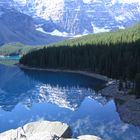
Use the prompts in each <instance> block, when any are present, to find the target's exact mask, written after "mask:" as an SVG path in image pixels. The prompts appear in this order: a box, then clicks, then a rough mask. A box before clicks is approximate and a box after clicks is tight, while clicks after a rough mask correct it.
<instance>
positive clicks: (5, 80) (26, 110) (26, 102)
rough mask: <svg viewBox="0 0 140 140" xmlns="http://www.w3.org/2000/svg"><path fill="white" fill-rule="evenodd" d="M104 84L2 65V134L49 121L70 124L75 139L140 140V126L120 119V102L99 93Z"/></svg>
mask: <svg viewBox="0 0 140 140" xmlns="http://www.w3.org/2000/svg"><path fill="white" fill-rule="evenodd" d="M104 84H105V83H104V82H103V81H100V80H97V79H94V78H90V77H87V76H83V75H80V74H72V73H62V72H45V71H33V70H32V71H31V70H21V69H20V68H18V67H16V66H4V65H0V132H3V131H6V130H9V129H13V128H17V127H19V126H22V125H24V124H26V123H28V122H32V121H37V120H49V121H61V122H65V123H67V124H69V125H70V126H71V128H72V131H73V137H76V136H79V135H84V134H92V135H97V136H100V137H101V138H103V139H104V140H139V139H140V127H139V126H134V125H133V124H132V123H129V124H128V123H126V122H123V121H122V120H121V119H120V116H119V113H118V112H117V104H118V102H117V101H116V100H113V99H111V98H106V97H102V96H101V95H100V94H98V92H99V90H100V89H101V88H103V87H104Z"/></svg>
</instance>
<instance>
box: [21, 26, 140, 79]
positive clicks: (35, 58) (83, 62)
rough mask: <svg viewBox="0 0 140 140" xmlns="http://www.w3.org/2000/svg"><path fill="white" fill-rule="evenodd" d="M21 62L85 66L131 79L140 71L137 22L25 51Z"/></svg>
mask: <svg viewBox="0 0 140 140" xmlns="http://www.w3.org/2000/svg"><path fill="white" fill-rule="evenodd" d="M20 63H22V64H24V65H27V66H31V67H39V68H40V67H41V68H54V69H72V70H84V71H90V72H94V73H99V74H103V75H107V76H108V77H111V78H116V79H123V80H128V79H129V80H134V79H135V77H136V75H137V74H138V73H140V24H136V25H135V26H133V27H130V28H128V29H126V30H119V31H116V32H110V33H102V34H101V33H100V34H96V35H88V36H84V37H81V38H76V39H71V40H68V41H65V42H61V43H58V44H57V45H55V46H52V47H47V48H45V47H44V48H43V49H40V50H38V51H33V52H30V53H28V54H26V55H24V56H23V57H22V58H21V60H20Z"/></svg>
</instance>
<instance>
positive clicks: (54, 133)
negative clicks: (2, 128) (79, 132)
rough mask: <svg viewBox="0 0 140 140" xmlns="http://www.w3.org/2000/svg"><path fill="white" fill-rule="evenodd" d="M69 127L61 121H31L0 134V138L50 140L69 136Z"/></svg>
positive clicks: (3, 139) (5, 139)
mask: <svg viewBox="0 0 140 140" xmlns="http://www.w3.org/2000/svg"><path fill="white" fill-rule="evenodd" d="M71 135H72V133H71V129H70V127H69V126H68V125H67V124H65V123H61V122H49V121H39V122H32V123H28V124H26V125H24V126H23V127H19V128H17V129H15V130H13V129H12V130H9V131H6V132H4V133H1V134H0V140H52V139H57V138H58V139H59V138H60V137H62V138H69V137H71Z"/></svg>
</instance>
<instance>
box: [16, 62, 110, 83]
mask: <svg viewBox="0 0 140 140" xmlns="http://www.w3.org/2000/svg"><path fill="white" fill-rule="evenodd" d="M17 66H18V67H20V68H21V69H28V70H38V71H51V72H67V73H76V74H82V75H85V76H89V77H92V78H96V79H99V80H103V81H105V82H108V81H109V80H110V79H109V78H108V77H107V76H104V75H100V74H96V73H91V72H88V71H80V70H77V71H76V70H65V69H43V68H36V67H29V66H25V65H23V64H17Z"/></svg>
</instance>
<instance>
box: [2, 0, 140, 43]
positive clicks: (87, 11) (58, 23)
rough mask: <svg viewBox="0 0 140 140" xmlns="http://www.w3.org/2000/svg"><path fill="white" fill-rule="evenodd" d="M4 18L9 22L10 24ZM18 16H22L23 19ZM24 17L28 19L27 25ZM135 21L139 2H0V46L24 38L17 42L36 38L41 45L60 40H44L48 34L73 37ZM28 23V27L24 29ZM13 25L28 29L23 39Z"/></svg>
mask: <svg viewBox="0 0 140 140" xmlns="http://www.w3.org/2000/svg"><path fill="white" fill-rule="evenodd" d="M18 12H19V13H20V14H19V13H18ZM6 13H8V16H6ZM10 13H11V15H10ZM13 13H14V14H13ZM15 14H17V16H15ZM12 16H13V18H12ZM20 16H21V17H20ZM5 17H7V18H10V19H11V22H10V24H8V23H9V20H6V18H5ZM22 17H24V19H23V20H22ZM29 17H30V18H29ZM25 18H26V19H30V22H29V21H28V20H25ZM3 19H5V20H4V21H3ZM23 21H24V23H23ZM139 21H140V1H139V0H1V1H0V29H1V31H2V33H0V35H2V36H1V37H0V43H3V42H11V41H20V40H21V38H26V41H25V39H24V40H22V41H20V42H23V43H26V44H34V40H36V42H38V41H37V40H38V36H39V38H41V41H39V43H35V44H40V43H41V42H42V40H43V44H44V43H47V42H53V41H54V40H55V41H58V40H61V38H57V39H56V37H54V38H53V39H52V36H49V37H48V34H50V35H53V36H54V35H57V36H61V37H62V36H69V37H73V36H79V35H83V34H91V33H98V32H106V31H111V30H116V29H124V28H126V27H128V26H130V25H132V24H134V23H136V22H139ZM20 22H21V23H22V24H20ZM25 22H26V23H25ZM28 23H31V24H30V25H29V26H28ZM5 25H8V26H5ZM17 25H19V26H20V27H22V28H23V27H27V28H28V30H26V31H27V32H28V33H26V34H27V37H26V36H25V34H24V33H23V32H21V33H20V36H19V29H18V30H15V27H14V26H17ZM21 25H22V26H21ZM11 27H13V28H11ZM29 28H31V29H29ZM4 29H5V30H4ZM9 29H10V30H9ZM23 29H24V28H23ZM23 29H21V30H23ZM41 32H42V34H41ZM5 33H6V35H5ZM15 33H16V34H15ZM22 33H23V34H22ZM31 33H33V34H32V35H31ZM45 35H47V36H45ZM7 36H9V37H7ZM40 36H41V37H40ZM11 37H12V38H11ZM9 38H10V39H9ZM13 38H14V39H13ZM17 38H18V39H17ZM44 39H45V40H44ZM46 39H47V40H46ZM62 39H63V38H62ZM30 40H32V42H31V43H30ZM49 40H51V41H49Z"/></svg>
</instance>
